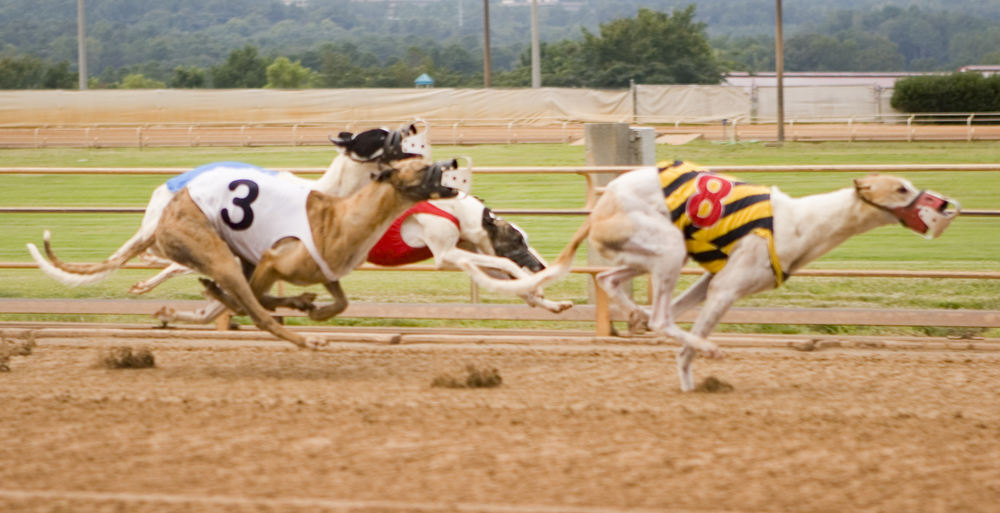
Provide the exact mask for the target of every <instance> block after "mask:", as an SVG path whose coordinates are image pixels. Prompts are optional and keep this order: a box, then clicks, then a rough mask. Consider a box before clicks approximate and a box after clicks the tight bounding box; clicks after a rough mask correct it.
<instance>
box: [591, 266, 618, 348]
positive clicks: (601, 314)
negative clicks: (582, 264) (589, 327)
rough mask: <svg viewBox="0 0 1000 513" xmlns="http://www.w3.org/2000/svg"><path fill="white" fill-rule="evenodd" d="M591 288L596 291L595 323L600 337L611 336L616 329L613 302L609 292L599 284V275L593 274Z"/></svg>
mask: <svg viewBox="0 0 1000 513" xmlns="http://www.w3.org/2000/svg"><path fill="white" fill-rule="evenodd" d="M590 280H591V282H590V283H591V288H592V289H593V291H594V312H595V314H594V323H595V324H597V326H596V331H597V336H598V337H610V336H611V334H612V333H614V330H613V329H612V325H611V302H610V301H609V300H608V293H607V292H605V291H604V289H602V288H601V287H599V286H597V275H595V274H591V275H590Z"/></svg>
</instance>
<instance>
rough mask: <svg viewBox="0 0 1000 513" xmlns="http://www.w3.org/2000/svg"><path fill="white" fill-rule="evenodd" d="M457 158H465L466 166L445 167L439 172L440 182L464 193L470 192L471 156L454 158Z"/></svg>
mask: <svg viewBox="0 0 1000 513" xmlns="http://www.w3.org/2000/svg"><path fill="white" fill-rule="evenodd" d="M458 159H465V162H466V163H467V164H466V166H465V167H457V166H456V167H455V168H453V169H446V170H445V171H444V172H442V173H441V184H442V185H445V186H448V187H451V188H452V189H456V190H458V191H461V192H464V193H466V194H472V158H470V157H458V158H457V159H455V160H456V161H457V160H458Z"/></svg>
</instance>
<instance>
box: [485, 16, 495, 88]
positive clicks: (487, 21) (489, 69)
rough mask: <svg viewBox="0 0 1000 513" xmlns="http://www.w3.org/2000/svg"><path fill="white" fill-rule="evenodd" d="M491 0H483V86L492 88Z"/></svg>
mask: <svg viewBox="0 0 1000 513" xmlns="http://www.w3.org/2000/svg"><path fill="white" fill-rule="evenodd" d="M492 69H493V67H492V66H491V65H490V0H483V87H485V88H486V89H489V88H490V73H491V72H492Z"/></svg>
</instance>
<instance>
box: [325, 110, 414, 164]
mask: <svg viewBox="0 0 1000 513" xmlns="http://www.w3.org/2000/svg"><path fill="white" fill-rule="evenodd" d="M418 122H420V123H424V127H425V129H424V131H422V132H421V131H419V130H418V129H417V125H416V123H418ZM330 142H332V143H333V144H334V145H336V146H337V148H339V149H340V151H342V152H344V154H345V155H347V156H348V157H350V158H351V160H354V161H357V162H374V161H378V162H381V163H384V164H388V163H389V162H392V161H396V160H404V159H410V158H415V157H422V158H430V154H431V147H430V144H428V142H427V133H426V122H424V121H423V120H417V121H416V122H414V123H410V124H406V125H403V126H402V127H400V128H398V129H396V130H389V129H388V128H374V129H372V130H366V131H364V132H361V133H358V134H356V135H355V134H352V133H351V132H341V133H340V134H339V135H338V136H337V137H333V136H330Z"/></svg>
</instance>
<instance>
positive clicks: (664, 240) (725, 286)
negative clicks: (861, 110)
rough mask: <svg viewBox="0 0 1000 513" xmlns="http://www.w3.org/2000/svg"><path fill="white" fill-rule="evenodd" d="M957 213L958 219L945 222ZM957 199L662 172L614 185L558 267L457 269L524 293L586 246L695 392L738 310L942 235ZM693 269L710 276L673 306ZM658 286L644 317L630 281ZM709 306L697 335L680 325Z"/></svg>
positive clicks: (633, 174)
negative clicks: (669, 341)
mask: <svg viewBox="0 0 1000 513" xmlns="http://www.w3.org/2000/svg"><path fill="white" fill-rule="evenodd" d="M949 203H953V204H955V206H956V207H957V208H956V210H954V211H950V212H945V207H947V205H948V204H949ZM960 208H961V207H960V206H958V204H957V203H955V202H954V201H952V200H949V199H947V198H944V197H942V196H940V195H937V194H935V193H932V192H930V191H922V190H918V189H917V188H915V187H914V186H913V184H912V183H910V182H909V181H908V180H905V179H903V178H897V177H893V176H883V175H870V176H867V177H865V178H861V179H857V180H855V181H854V186H853V187H849V188H845V189H841V190H839V191H834V192H829V193H825V194H815V195H812V196H806V197H803V198H792V197H789V196H788V195H787V194H784V193H782V192H781V191H779V190H778V188H777V187H773V188H769V187H760V186H754V185H750V184H744V183H742V182H739V181H737V180H735V179H733V177H728V176H725V175H719V174H715V173H712V172H710V171H709V170H708V169H705V168H700V167H698V166H695V165H692V164H689V163H685V162H673V163H664V164H661V165H660V166H659V167H648V168H641V169H637V170H635V171H630V172H628V173H625V174H623V175H621V176H619V177H618V178H616V179H614V180H612V181H611V182H610V183H608V186H607V189H606V192H605V193H604V194H603V195H602V196H601V198H600V199H599V200H598V202H597V204H596V205H595V206H594V209H593V211H592V212H591V214H590V216H589V217H588V218H587V220H586V221H585V222H584V223H583V226H581V227H580V228H579V230H577V232H576V234H575V235H573V238H572V240H571V241H570V242H569V244H568V245H567V246H566V248H565V249H563V251H562V253H561V254H560V255H559V258H558V259H557V260H556V261H555V262H554V263H553V264H552V265H551V266H550V267H549V268H547V269H545V270H544V271H541V272H539V273H536V274H534V275H532V276H530V277H528V278H522V279H517V280H496V279H493V278H491V277H489V276H487V275H485V274H484V273H483V272H481V271H480V270H479V269H478V268H477V267H476V266H475V265H474V264H470V263H467V262H460V263H459V266H460V267H462V268H463V269H465V270H466V271H467V272H469V274H471V275H472V277H473V278H474V279H475V280H476V282H477V283H479V284H480V285H482V286H484V287H487V288H489V289H491V290H494V291H498V292H508V293H515V294H521V293H524V292H525V291H532V290H535V288H537V287H539V286H544V285H545V284H547V283H551V282H553V281H555V280H557V279H559V278H561V277H562V276H565V275H566V274H567V273H568V272H569V270H570V267H571V265H572V263H573V255H574V254H576V250H577V248H578V247H579V245H580V244H581V243H582V242H583V241H584V240H589V241H590V243H591V244H592V245H593V246H594V247H595V248H597V250H598V251H599V252H600V253H601V254H602V255H603V256H605V257H606V258H608V259H609V260H611V261H612V262H613V265H615V266H617V268H616V269H612V270H610V271H605V272H602V273H600V274H598V275H597V283H598V284H599V285H600V286H601V288H603V289H604V290H605V291H607V292H608V294H609V295H610V296H611V297H612V298H613V299H614V300H615V302H616V303H618V304H619V305H620V306H621V307H622V308H624V309H625V311H626V312H628V314H629V319H630V323H629V324H630V328H636V329H641V327H642V326H644V325H646V324H647V323H648V326H649V328H651V329H652V330H653V331H655V332H657V333H661V334H664V335H667V336H669V337H672V338H674V339H676V340H678V341H680V342H681V345H682V346H681V350H680V352H679V353H678V354H677V368H678V372H679V374H680V380H681V389H682V390H684V391H690V390H693V389H694V378H693V377H692V375H691V362H692V361H693V360H694V358H695V356H696V355H697V353H698V352H699V351H700V352H704V353H705V354H706V355H707V356H709V357H718V356H721V352H720V351H719V348H718V347H717V346H716V345H715V344H713V343H712V342H710V341H708V339H706V338H705V337H707V336H708V335H709V333H711V332H712V329H714V328H715V326H716V324H718V322H719V320H720V319H721V318H722V315H723V314H724V313H725V312H726V311H727V310H728V309H729V307H730V306H731V305H732V304H733V303H734V302H736V300H738V299H740V298H742V297H744V296H748V295H750V294H755V293H757V292H762V291H765V290H770V289H773V288H775V287H776V286H779V285H781V283H782V281H783V280H784V279H785V278H786V277H787V276H788V275H789V274H791V273H792V272H794V271H796V270H797V269H801V268H802V267H803V266H805V265H806V264H808V263H809V262H812V261H813V260H815V259H816V258H819V257H820V256H822V255H823V254H825V253H826V252H828V251H830V250H832V249H833V248H835V247H837V246H838V245H840V244H841V243H842V242H844V241H846V240H847V239H848V238H850V237H852V236H854V235H857V234H860V233H864V232H867V231H869V230H871V229H873V228H877V227H879V226H884V225H887V224H892V223H894V222H902V223H903V225H904V226H906V227H908V228H910V229H912V230H913V231H915V232H917V233H919V234H921V235H924V236H925V237H928V238H934V237H937V236H938V235H940V234H941V233H942V232H943V231H944V230H945V228H947V227H948V225H949V224H950V223H951V221H952V220H953V219H954V218H955V216H956V215H957V214H958V211H959V210H960ZM688 258H691V259H693V260H694V261H696V262H698V263H699V264H700V265H701V266H703V267H705V268H706V270H707V271H708V272H707V273H706V274H705V275H704V276H702V278H701V279H699V280H698V281H697V282H695V283H694V284H693V285H692V286H691V287H689V288H688V289H687V290H685V291H684V293H682V294H681V295H680V296H679V297H678V298H677V299H676V300H674V301H673V303H672V304H671V295H672V293H673V290H674V286H675V285H676V283H677V279H678V276H679V275H680V271H681V267H683V265H684V263H685V262H686V261H687V259H688ZM647 273H648V274H649V275H650V282H651V284H652V286H653V292H652V298H651V300H652V308H651V312H650V313H647V312H646V311H644V310H643V309H642V308H641V307H640V306H639V305H637V304H636V303H635V302H634V301H633V300H632V299H631V298H629V296H628V295H627V294H626V293H625V292H624V291H623V290H622V288H621V285H622V284H623V283H624V282H626V281H628V280H629V279H630V278H634V277H636V276H639V275H642V274H647ZM702 301H705V305H704V307H703V308H702V310H701V312H700V313H699V315H698V319H697V321H696V322H695V324H694V326H693V327H692V328H691V332H687V331H684V330H682V329H681V328H680V327H678V326H677V324H676V323H675V320H676V319H677V317H678V316H679V315H681V314H682V313H684V312H686V311H687V310H689V309H691V308H692V307H694V306H696V305H697V304H699V303H701V302H702Z"/></svg>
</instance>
